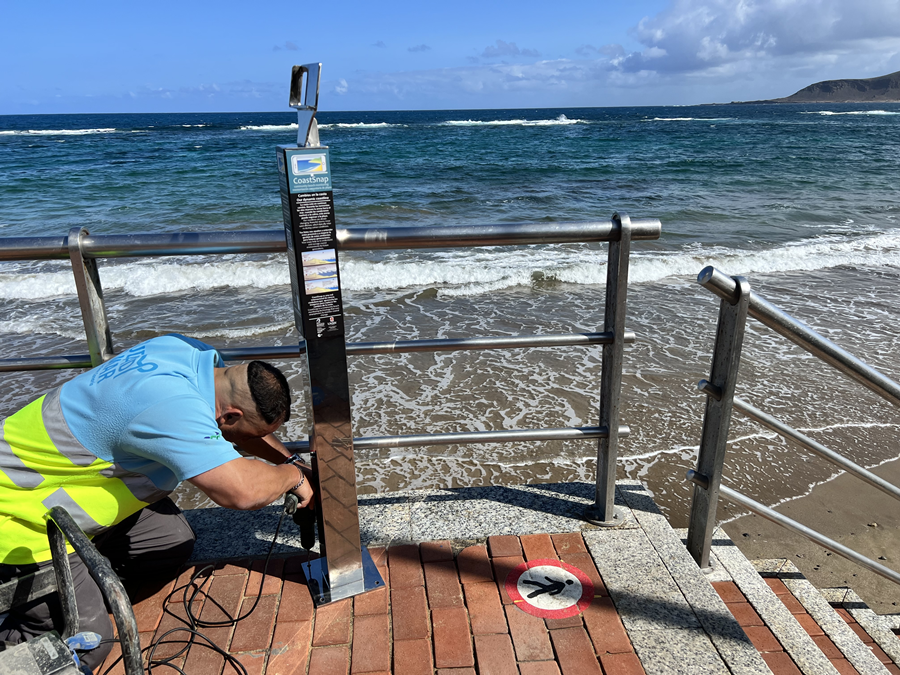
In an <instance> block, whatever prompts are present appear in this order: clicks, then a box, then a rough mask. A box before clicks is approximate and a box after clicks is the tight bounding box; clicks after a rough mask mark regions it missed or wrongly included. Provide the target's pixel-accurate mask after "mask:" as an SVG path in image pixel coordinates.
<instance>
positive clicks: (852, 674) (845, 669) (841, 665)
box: [831, 659, 859, 675]
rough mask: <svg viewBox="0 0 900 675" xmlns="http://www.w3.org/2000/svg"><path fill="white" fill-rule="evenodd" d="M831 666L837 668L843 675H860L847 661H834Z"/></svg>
mask: <svg viewBox="0 0 900 675" xmlns="http://www.w3.org/2000/svg"><path fill="white" fill-rule="evenodd" d="M831 665H833V666H834V667H835V668H837V671H838V672H839V673H840V674H841V675H859V671H858V670H856V668H854V667H853V666H852V665H851V664H850V662H849V661H848V660H847V659H832V661H831Z"/></svg>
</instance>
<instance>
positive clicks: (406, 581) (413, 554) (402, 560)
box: [388, 544, 425, 589]
mask: <svg viewBox="0 0 900 675" xmlns="http://www.w3.org/2000/svg"><path fill="white" fill-rule="evenodd" d="M388 569H389V570H390V575H391V588H395V589H396V588H410V587H412V586H422V585H423V584H424V583H425V579H424V577H423V576H422V563H421V561H420V560H419V547H418V546H416V545H415V544H403V545H402V546H391V547H390V548H389V549H388Z"/></svg>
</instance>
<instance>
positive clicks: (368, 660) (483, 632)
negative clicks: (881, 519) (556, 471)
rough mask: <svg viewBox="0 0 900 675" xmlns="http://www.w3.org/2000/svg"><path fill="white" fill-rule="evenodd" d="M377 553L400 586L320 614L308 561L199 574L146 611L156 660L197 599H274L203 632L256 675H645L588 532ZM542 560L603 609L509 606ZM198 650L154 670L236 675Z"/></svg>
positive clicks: (177, 653)
mask: <svg viewBox="0 0 900 675" xmlns="http://www.w3.org/2000/svg"><path fill="white" fill-rule="evenodd" d="M370 553H371V554H372V558H373V560H374V561H375V564H376V565H377V566H378V567H379V571H380V572H381V575H382V578H383V579H384V580H385V582H386V586H387V587H386V588H383V589H379V590H376V591H373V592H370V593H366V594H363V595H360V596H357V597H355V598H352V599H346V600H342V601H338V602H335V603H332V604H329V605H326V606H323V607H321V608H319V609H316V608H315V607H314V606H313V603H312V598H311V597H310V594H309V590H308V589H307V587H306V582H305V579H304V577H303V563H304V562H306V558H305V556H303V555H300V556H293V557H290V558H280V559H274V558H273V560H272V562H271V563H270V567H269V574H268V575H267V576H266V578H265V579H264V580H263V578H262V561H261V560H238V561H230V562H227V563H223V562H219V563H217V564H216V565H215V568H214V569H213V570H211V571H210V572H206V573H204V574H203V575H201V576H200V577H199V578H198V579H197V580H196V581H195V582H194V584H193V585H192V586H189V587H188V583H189V581H190V578H191V576H192V574H193V573H195V572H197V571H198V570H200V569H201V568H202V567H203V565H199V564H198V565H194V566H192V567H190V568H188V569H186V570H185V571H184V572H183V573H182V574H181V575H180V577H179V578H178V579H177V580H176V581H174V582H170V583H169V584H167V585H166V586H164V587H163V588H157V589H147V592H146V593H145V594H144V596H143V597H142V598H139V599H138V600H137V601H136V602H135V616H136V618H137V620H138V630H139V632H140V636H141V644H142V647H143V648H144V649H145V652H144V653H145V658H146V655H147V654H148V652H149V649H150V646H151V645H152V644H153V643H154V642H155V641H157V640H159V639H160V638H161V636H162V635H163V634H164V633H166V632H167V631H169V630H172V629H174V628H184V627H186V623H187V622H186V617H187V612H186V611H185V604H184V598H185V593H184V588H185V587H188V591H189V595H188V599H189V600H190V599H191V595H192V594H193V601H192V602H191V604H190V607H191V612H192V614H193V615H194V616H199V617H200V618H201V619H203V620H207V621H224V620H227V619H228V618H229V617H234V616H237V615H239V614H240V615H243V614H246V613H247V612H248V611H249V609H250V607H251V606H253V604H254V603H255V602H256V598H257V594H259V593H260V590H261V595H260V597H259V601H258V603H256V608H255V610H254V611H253V613H252V614H251V615H250V616H249V617H248V618H245V619H243V620H242V621H241V622H239V623H238V624H237V626H235V627H232V626H214V627H200V628H199V630H200V632H202V633H203V634H204V635H206V636H208V637H209V638H210V640H212V641H213V642H214V643H215V644H216V645H217V646H218V647H220V648H221V649H223V650H225V651H227V652H228V653H229V654H231V655H232V656H234V657H235V658H236V659H237V660H239V661H240V662H241V664H243V666H244V667H245V668H246V669H247V672H248V673H250V674H251V675H356V674H359V675H363V674H365V675H376V674H378V673H394V674H395V675H435V673H437V675H443V674H446V675H451V674H453V675H476V673H477V675H582V674H585V675H588V674H596V675H604V674H605V675H643V674H644V669H643V668H642V666H641V664H640V661H639V660H638V657H637V655H636V654H635V653H634V649H633V647H632V645H631V642H630V640H629V638H628V635H627V634H626V632H625V629H624V627H623V625H622V622H621V620H620V619H619V615H618V613H617V611H616V608H615V605H614V603H613V601H612V599H611V598H610V597H609V595H608V593H607V592H606V587H605V586H604V585H603V580H602V578H601V576H600V574H599V572H598V571H597V568H596V567H595V565H594V563H593V560H592V559H591V557H590V555H589V554H588V552H587V548H586V547H585V544H584V540H583V538H582V536H581V534H580V533H571V534H562V535H552V536H549V535H544V534H535V535H526V536H523V537H521V538H520V537H515V536H495V537H489V538H488V539H487V542H486V543H485V544H477V545H470V546H465V547H462V546H460V545H456V544H454V542H450V541H435V542H425V543H422V544H420V545H418V546H417V545H412V544H403V545H396V546H391V547H390V548H388V549H387V550H385V549H384V548H377V547H373V548H371V549H370ZM542 558H550V559H558V560H562V561H563V562H565V563H567V564H570V565H573V566H575V567H578V568H579V569H580V570H582V571H583V572H584V573H585V574H586V575H587V576H588V577H589V578H590V579H591V580H592V581H593V582H594V584H595V597H594V599H593V601H592V602H591V603H590V605H588V607H587V609H586V610H585V611H584V612H583V613H582V614H580V615H576V616H574V617H570V618H564V619H542V618H539V617H536V616H533V615H531V614H528V613H526V612H524V611H522V610H521V609H520V608H519V607H518V606H517V604H516V603H514V602H513V601H512V600H511V599H510V598H509V596H508V595H507V594H506V591H505V590H504V585H505V580H506V576H507V575H508V574H509V572H510V571H511V570H512V569H514V568H515V567H516V566H517V565H519V564H520V563H522V562H523V561H524V560H529V561H530V560H537V559H542ZM173 590H176V592H175V593H173V592H172V591H173ZM744 604H746V600H744ZM744 613H745V614H747V613H746V610H744ZM748 616H749V614H748ZM749 620H750V621H751V622H752V621H753V619H752V617H750V619H749ZM741 625H745V624H744V623H742V624H741ZM747 625H749V624H747ZM754 625H755V624H754ZM745 630H746V629H745ZM186 639H187V633H185V632H180V633H175V634H172V635H170V636H169V637H168V638H166V642H165V643H164V644H161V645H159V646H158V647H157V648H156V649H155V651H154V658H156V659H158V658H160V657H167V658H172V664H173V665H175V666H178V667H182V668H183V669H184V670H185V672H188V673H190V675H227V674H228V673H232V672H235V671H234V669H233V667H232V666H230V665H226V664H225V659H224V657H223V656H221V655H219V654H218V653H216V652H215V651H213V650H211V649H208V648H205V647H204V646H203V644H204V640H202V639H200V638H197V639H196V640H195V644H194V645H192V646H190V648H187V646H186V645H185V644H184V641H185V640H186ZM776 644H777V642H776ZM120 653H121V652H120V650H119V648H118V645H116V646H115V648H114V649H113V652H112V653H111V654H110V657H109V658H108V659H107V663H106V665H105V666H104V667H103V668H102V669H101V670H100V671H99V672H100V673H104V674H106V673H109V675H119V674H120V673H123V672H124V669H123V667H122V664H121V661H119V662H118V663H114V661H115V660H116V659H117V658H118V657H119V655H120ZM773 653H774V652H773ZM782 653H783V652H782ZM157 667H158V668H160V669H164V670H171V669H170V668H166V667H164V666H157ZM776 672H778V673H780V672H788V671H776Z"/></svg>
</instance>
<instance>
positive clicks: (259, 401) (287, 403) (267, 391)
mask: <svg viewBox="0 0 900 675" xmlns="http://www.w3.org/2000/svg"><path fill="white" fill-rule="evenodd" d="M247 384H248V385H250V396H252V397H253V402H254V403H255V404H256V409H257V411H258V412H259V414H260V416H261V417H262V418H263V419H264V420H265V421H266V424H272V423H273V422H275V421H276V420H280V422H279V424H284V423H285V422H287V421H288V420H289V419H291V388H290V387H289V386H288V383H287V378H285V376H284V374H283V373H282V372H281V371H280V370H278V368H276V367H275V366H273V365H271V364H268V363H266V362H265V361H251V362H250V364H249V365H248V366H247Z"/></svg>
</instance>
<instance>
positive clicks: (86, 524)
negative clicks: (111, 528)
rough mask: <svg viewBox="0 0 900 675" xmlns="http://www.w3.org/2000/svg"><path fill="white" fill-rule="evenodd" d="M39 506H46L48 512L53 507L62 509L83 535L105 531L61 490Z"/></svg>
mask: <svg viewBox="0 0 900 675" xmlns="http://www.w3.org/2000/svg"><path fill="white" fill-rule="evenodd" d="M41 504H43V505H44V506H46V507H47V510H48V511H49V510H50V509H51V508H53V507H54V506H61V507H63V508H64V509H65V510H66V511H68V512H69V515H70V516H72V519H73V520H74V521H75V524H76V525H78V527H80V528H81V529H82V531H84V533H85V534H97V533H98V532H102V531H103V530H104V529H106V528H104V527H103V525H101V524H100V523H98V522H97V521H96V520H94V519H93V518H91V516H90V515H88V512H87V511H85V510H84V509H83V508H81V507H80V506H79V505H78V502H76V501H75V500H74V499H72V498H71V497H70V496H69V493H68V492H66V491H65V490H63V489H62V488H60V489H59V490H57V491H56V492H54V493H53V494H52V495H50V496H49V497H47V498H46V499H45V500H44V501H42V502H41Z"/></svg>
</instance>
